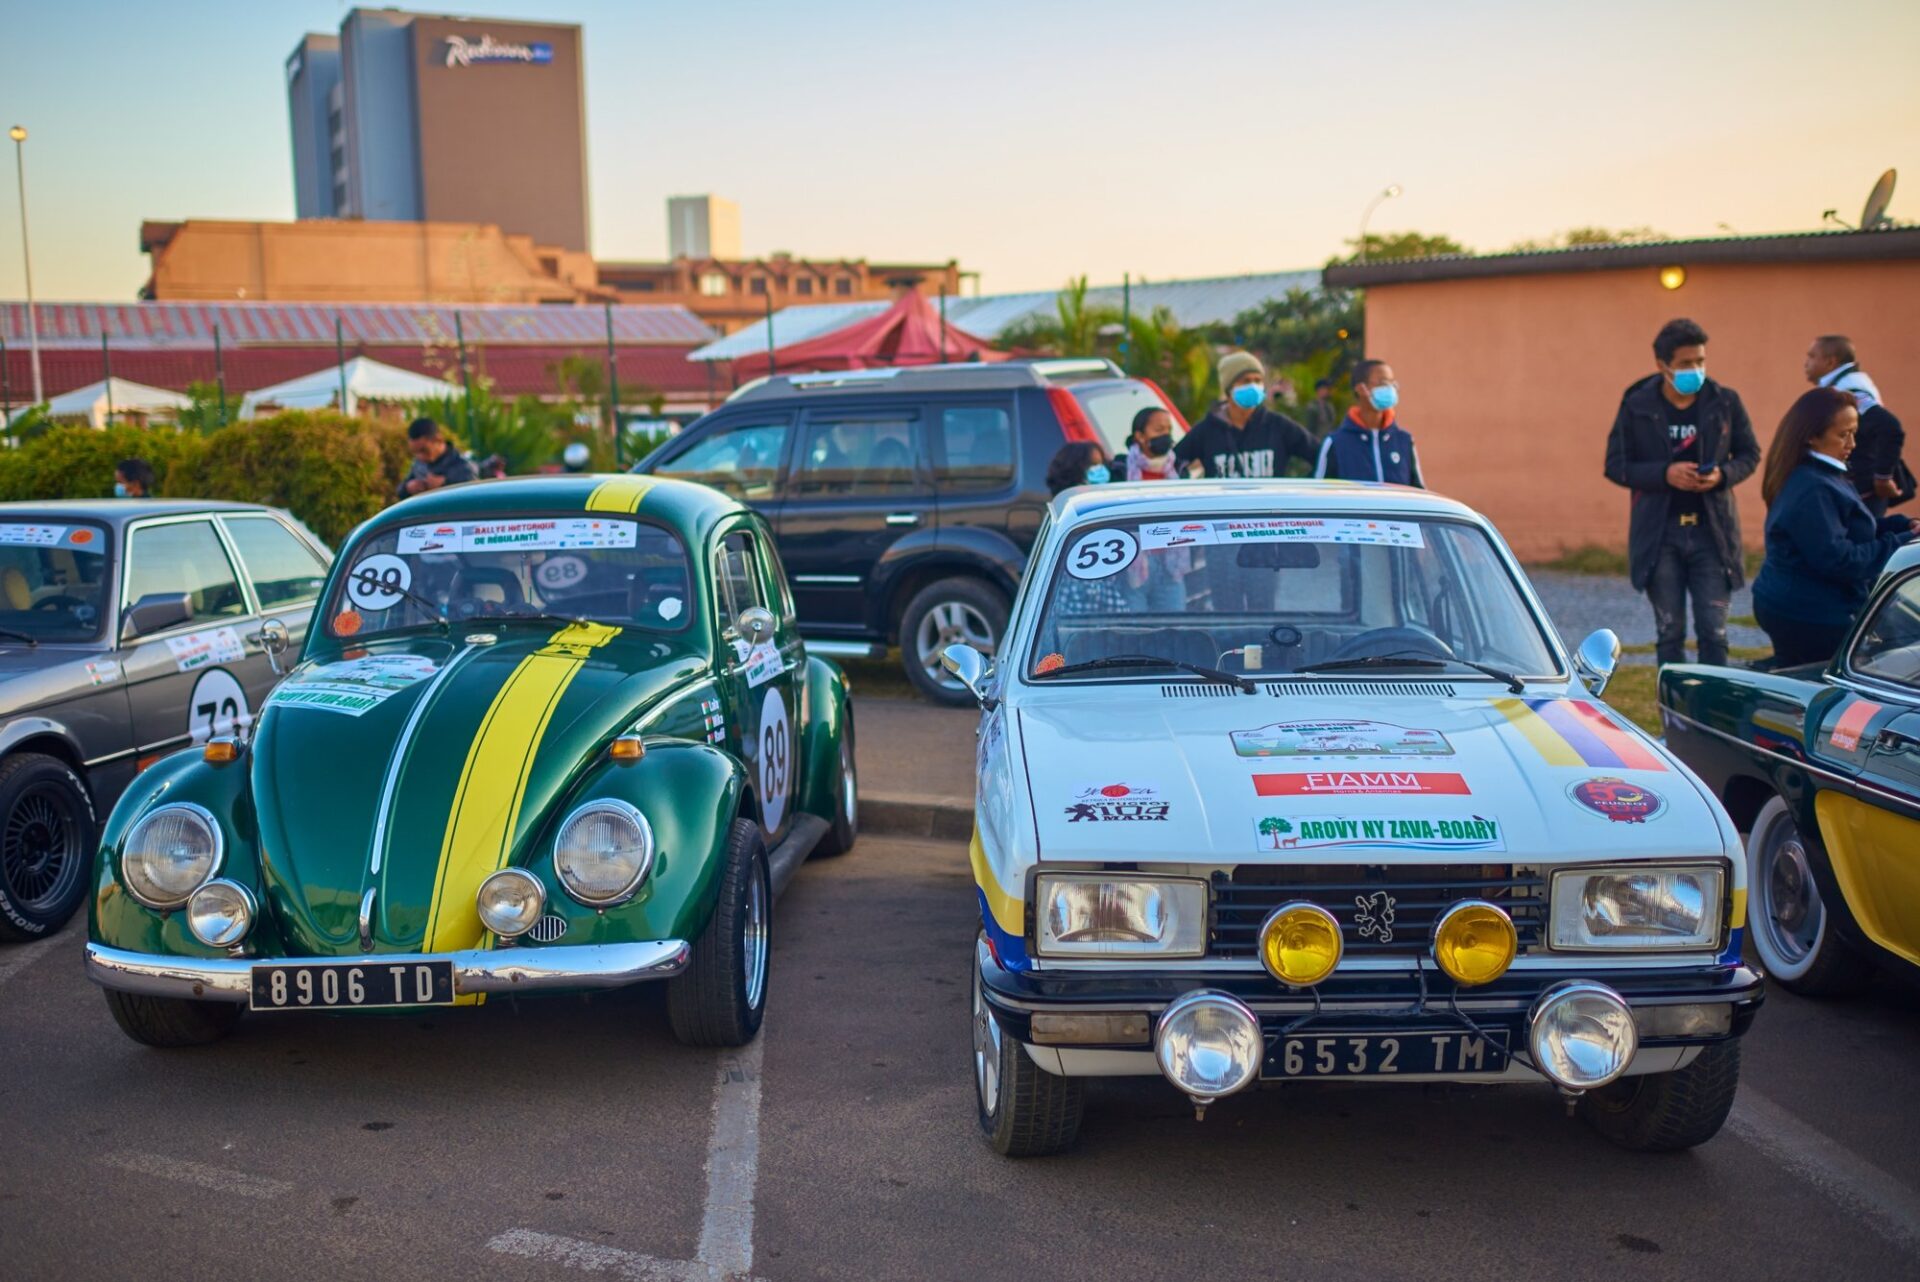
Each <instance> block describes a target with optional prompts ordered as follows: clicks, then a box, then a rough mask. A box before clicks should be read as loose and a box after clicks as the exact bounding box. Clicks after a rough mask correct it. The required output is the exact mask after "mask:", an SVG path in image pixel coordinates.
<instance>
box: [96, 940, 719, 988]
mask: <svg viewBox="0 0 1920 1282" xmlns="http://www.w3.org/2000/svg"><path fill="white" fill-rule="evenodd" d="M690 954H691V950H690V948H689V947H688V945H687V943H686V941H685V940H680V939H656V940H650V941H647V942H645V943H635V944H575V945H572V946H568V947H562V948H501V949H486V948H471V949H466V950H464V951H462V952H454V953H373V954H369V955H367V956H363V957H232V958H228V957H163V956H161V955H159V954H157V953H134V952H128V951H126V950H125V949H121V948H108V947H107V946H106V945H104V944H95V943H89V944H88V945H87V978H88V979H91V980H92V981H93V982H94V983H96V984H98V985H100V986H101V987H102V988H117V989H119V990H121V991H122V992H128V993H145V994H146V995H147V996H149V997H184V998H187V999H188V1000H191V1001H203V1002H244V1001H247V1000H248V999H249V997H250V996H251V995H252V992H253V968H254V967H255V966H274V965H282V966H296V965H300V964H301V963H306V962H311V963H321V962H325V963H328V964H331V965H341V966H353V965H365V966H368V967H373V966H399V965H404V964H407V963H409V962H423V961H450V962H452V963H453V991H454V992H455V993H538V992H544V991H548V990H551V989H580V988H623V987H625V986H626V985H628V984H637V983H640V982H641V981H643V980H649V979H666V978H668V977H670V976H673V975H678V974H679V973H680V972H681V971H683V970H685V969H686V968H687V960H688V958H689V956H690Z"/></svg>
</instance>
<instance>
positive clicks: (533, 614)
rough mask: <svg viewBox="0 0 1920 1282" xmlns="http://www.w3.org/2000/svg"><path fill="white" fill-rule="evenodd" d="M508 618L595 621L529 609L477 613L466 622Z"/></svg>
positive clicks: (580, 622) (572, 622)
mask: <svg viewBox="0 0 1920 1282" xmlns="http://www.w3.org/2000/svg"><path fill="white" fill-rule="evenodd" d="M506 619H514V620H520V619H525V620H526V621H528V622H529V623H531V622H536V621H538V620H540V619H546V620H548V621H549V622H552V623H566V624H570V625H576V626H577V625H579V624H582V623H592V622H593V620H592V619H583V618H581V617H580V616H578V615H574V614H555V613H553V612H552V611H551V610H527V611H518V610H516V611H502V612H501V613H499V614H486V615H478V614H477V615H475V616H474V617H473V618H471V619H468V620H465V622H468V623H499V622H501V621H503V620H506Z"/></svg>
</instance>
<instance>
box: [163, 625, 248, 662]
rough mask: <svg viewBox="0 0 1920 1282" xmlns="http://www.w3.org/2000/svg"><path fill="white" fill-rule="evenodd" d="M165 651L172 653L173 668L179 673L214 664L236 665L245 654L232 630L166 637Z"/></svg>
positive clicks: (238, 638)
mask: <svg viewBox="0 0 1920 1282" xmlns="http://www.w3.org/2000/svg"><path fill="white" fill-rule="evenodd" d="M167 649H168V650H170V651H172V652H173V666H174V667H175V668H177V669H178V670H179V671H181V672H193V671H195V670H197V669H200V668H210V667H212V666H213V665H214V664H216V663H238V662H240V660H241V659H243V658H245V657H246V653H247V652H246V650H245V649H243V648H242V647H241V645H240V634H239V633H238V632H235V631H234V630H233V629H232V628H215V629H214V630H213V631H211V632H189V633H188V634H187V635H186V636H183V637H168V638H167Z"/></svg>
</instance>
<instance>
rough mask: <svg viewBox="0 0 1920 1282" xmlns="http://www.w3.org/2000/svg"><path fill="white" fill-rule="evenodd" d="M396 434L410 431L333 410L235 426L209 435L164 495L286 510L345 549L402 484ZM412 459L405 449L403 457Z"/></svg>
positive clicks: (165, 485)
mask: <svg viewBox="0 0 1920 1282" xmlns="http://www.w3.org/2000/svg"><path fill="white" fill-rule="evenodd" d="M389 437H394V438H400V439H402V440H404V430H403V429H399V428H394V427H392V426H391V425H384V424H378V423H369V422H367V421H366V420H364V419H356V418H348V417H347V416H345V415H343V414H338V413H335V412H333V411H330V410H319V411H315V412H300V411H294V412H289V413H284V414H276V415H274V416H273V417H272V418H261V419H253V420H250V421H248V422H242V423H234V424H232V425H231V426H228V427H223V428H221V429H220V430H219V431H217V432H214V433H211V434H210V435H208V436H207V437H206V448H205V449H203V450H201V451H200V452H199V454H197V455H196V456H194V457H192V458H188V459H182V460H181V461H180V462H179V463H178V464H176V465H175V466H173V467H172V468H170V469H168V471H167V476H166V480H164V481H163V482H161V487H160V492H161V493H162V494H166V495H169V496H173V497H180V498H223V499H243V500H246V501H248V502H252V503H268V504H271V505H273V506H274V507H283V508H286V509H287V510H288V511H289V512H292V513H293V514H294V515H295V516H297V517H299V518H300V519H301V520H302V521H305V522H306V523H307V527H308V528H309V529H311V530H312V531H313V532H314V533H315V534H317V535H319V536H320V537H321V538H323V539H325V540H326V541H327V542H328V543H330V544H335V545H338V544H339V542H340V540H341V539H343V538H345V537H346V535H347V533H348V532H349V531H350V530H352V529H353V527H354V526H356V525H358V524H360V522H362V521H364V520H366V519H367V518H368V517H370V516H373V515H374V514H375V513H377V512H379V511H380V509H381V508H383V507H385V506H386V505H387V500H388V499H389V498H390V497H391V496H392V494H393V492H394V489H395V487H396V486H398V485H399V483H400V474H401V472H403V471H404V468H403V467H402V466H401V465H400V463H399V460H398V459H396V458H395V457H394V454H393V449H392V444H391V443H390V441H389V439H388V438H389ZM405 454H406V447H405V445H404V444H401V445H400V448H399V456H400V457H401V458H404V457H405Z"/></svg>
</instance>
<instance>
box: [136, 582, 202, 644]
mask: <svg viewBox="0 0 1920 1282" xmlns="http://www.w3.org/2000/svg"><path fill="white" fill-rule="evenodd" d="M191 622H193V599H192V598H191V597H190V596H188V595H187V594H186V593H185V592H149V593H147V595H145V596H143V597H141V598H140V599H139V600H138V601H135V602H134V603H133V604H132V605H130V606H128V607H127V608H126V610H125V611H124V612H123V613H122V614H121V617H120V639H121V640H122V641H131V640H133V639H134V638H136V637H144V636H151V635H152V634H154V633H155V632H164V631H166V630H167V629H168V628H177V627H179V626H180V625H181V624H182V623H191Z"/></svg>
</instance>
